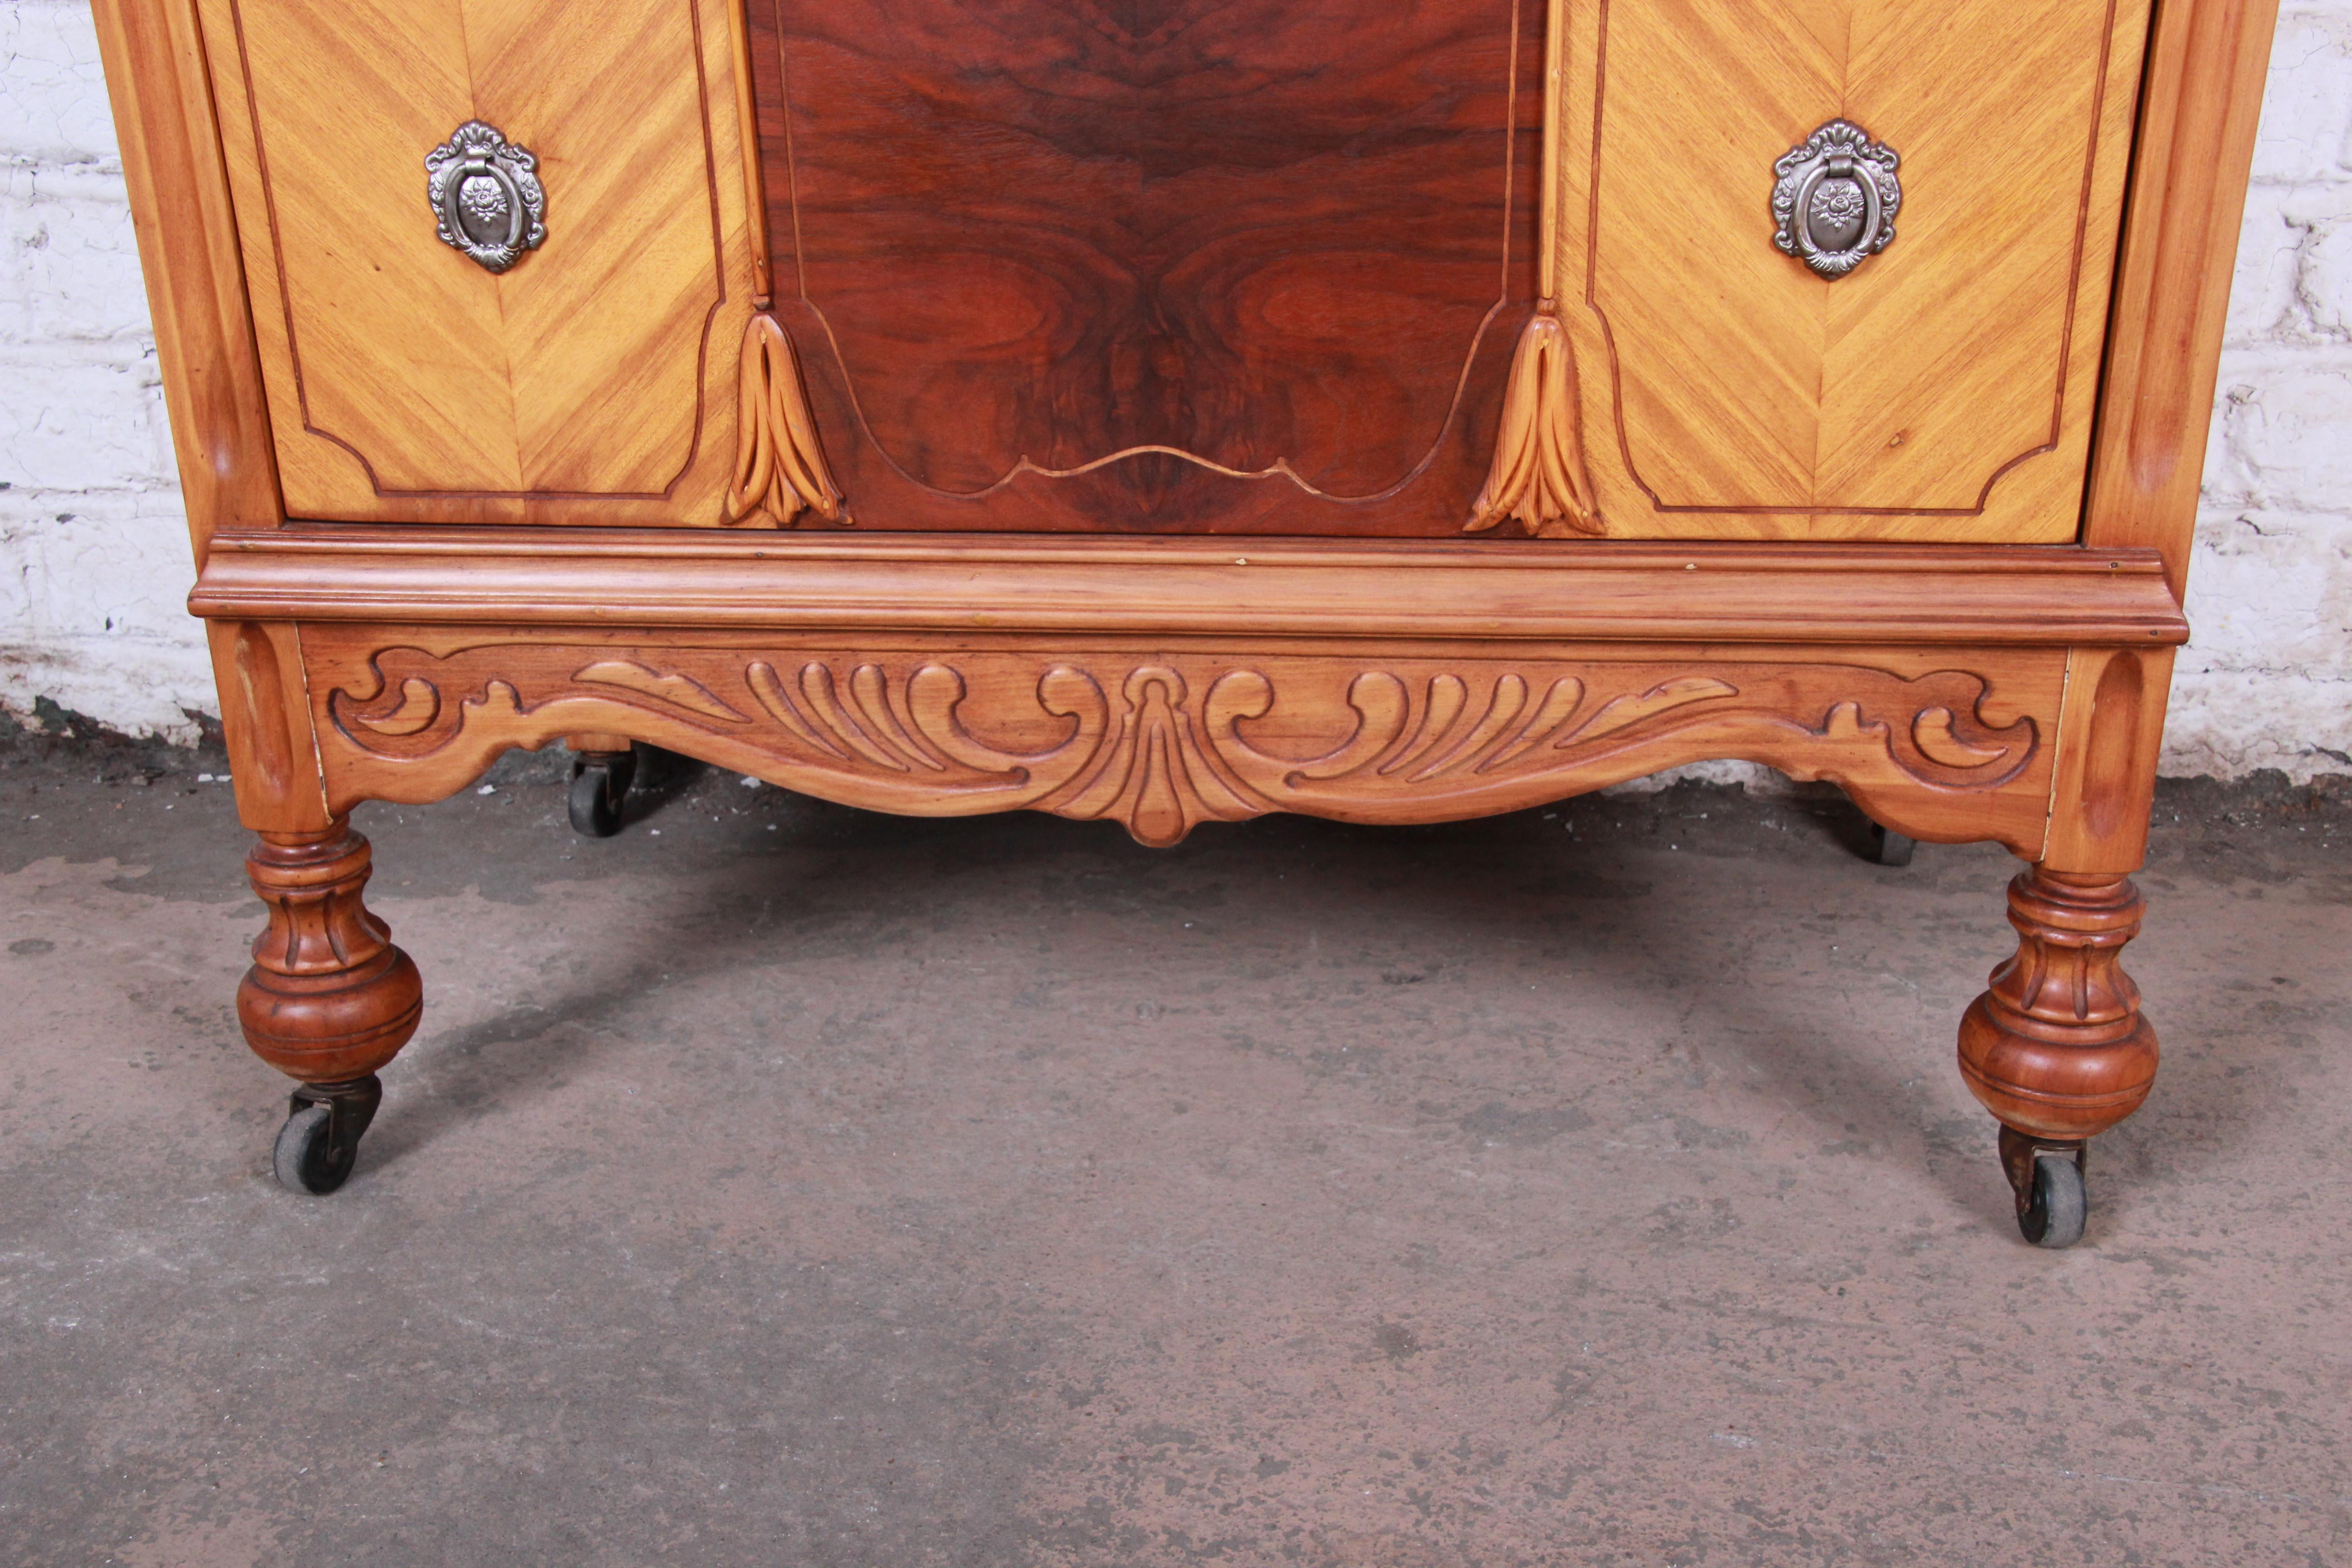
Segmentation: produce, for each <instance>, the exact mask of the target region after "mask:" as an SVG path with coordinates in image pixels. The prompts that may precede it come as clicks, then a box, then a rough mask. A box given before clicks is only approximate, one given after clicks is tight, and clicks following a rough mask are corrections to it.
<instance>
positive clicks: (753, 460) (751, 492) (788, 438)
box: [727, 315, 849, 528]
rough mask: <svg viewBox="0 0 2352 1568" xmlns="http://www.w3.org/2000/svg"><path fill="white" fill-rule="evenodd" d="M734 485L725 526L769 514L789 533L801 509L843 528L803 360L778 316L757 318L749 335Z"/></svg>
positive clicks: (844, 514) (739, 395)
mask: <svg viewBox="0 0 2352 1568" xmlns="http://www.w3.org/2000/svg"><path fill="white" fill-rule="evenodd" d="M735 420H736V440H735V482H734V484H733V485H731V486H730V487H729V489H728V491H727V521H730V522H741V521H745V520H747V519H749V518H751V516H753V515H754V514H755V513H761V512H764V513H765V514H766V515H767V516H768V517H769V518H770V519H771V520H772V523H773V526H776V527H779V528H783V527H790V526H791V525H792V524H793V522H794V521H796V520H797V519H798V518H799V517H800V514H801V513H802V512H803V511H814V512H815V513H816V514H817V516H819V517H821V518H823V519H824V521H827V522H840V523H845V522H847V521H849V511H848V509H847V508H846V507H845V506H844V505H843V504H842V500H841V490H840V489H839V487H837V486H836V485H835V484H834V482H833V474H832V472H831V470H830V469H828V468H826V467H825V461H824V447H821V446H819V445H818V444H817V438H816V421H815V419H814V418H813V417H812V416H810V414H809V405H808V390H807V388H806V387H805V386H803V384H802V383H801V362H800V356H799V355H798V354H797V353H794V352H793V341H792V339H790V338H789V337H786V336H785V335H784V330H783V328H782V327H780V326H778V325H777V324H776V321H775V318H774V317H772V316H765V315H755V316H753V317H752V318H751V321H749V322H748V323H746V325H745V326H744V329H743V360H742V374H741V379H740V382H739V383H738V385H737V390H736V407H735Z"/></svg>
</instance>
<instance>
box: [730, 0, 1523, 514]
mask: <svg viewBox="0 0 2352 1568" xmlns="http://www.w3.org/2000/svg"><path fill="white" fill-rule="evenodd" d="M752 16H753V19H754V24H755V26H758V27H763V28H765V29H768V31H766V32H765V34H764V36H763V37H761V47H759V48H758V49H757V50H755V53H754V69H755V72H764V73H766V74H765V75H764V76H763V77H762V79H761V82H760V88H761V147H762V154H763V158H764V160H765V163H766V173H767V188H768V192H769V195H770V200H771V203H772V222H771V229H772V233H773V234H774V236H775V237H776V249H777V262H776V265H777V291H778V294H779V297H780V299H779V315H780V317H781V319H782V321H784V323H785V325H786V326H787V328H788V329H789V330H790V331H792V332H793V336H794V338H795V339H796V340H797V342H799V344H800V346H801V349H802V351H803V358H804V359H805V360H806V361H807V363H808V368H809V375H810V383H811V392H812V394H813V395H814V402H815V405H816V416H817V423H818V425H819V426H820V427H821V428H822V429H823V430H824V432H825V433H826V442H827V447H828V450H829V451H830V452H831V453H832V455H833V457H834V459H835V466H836V468H837V470H838V477H839V479H840V481H841V485H842V488H843V489H844V490H845V492H846V494H847V495H848V497H849V500H850V502H851V505H852V506H853V507H855V508H856V509H857V510H858V512H859V515H860V518H861V520H862V521H865V522H866V525H867V526H873V527H885V528H919V529H996V530H1011V529H1020V530H1054V531H1071V530H1102V531H1161V532H1202V531H1205V532H1233V533H1252V532H1256V533H1266V532H1274V533H1325V534H1329V533H1352V534H1367V533H1369V534H1383V533H1426V534H1444V533H1451V532H1454V531H1457V530H1458V529H1460V527H1461V526H1462V522H1463V520H1464V518H1465V516H1467V515H1468V509H1469V504H1470V501H1471V499H1472V497H1473V496H1474V495H1475V493H1476V492H1477V490H1478V488H1479V484H1480V482H1481V480H1482V479H1484V477H1485V476H1484V470H1485V468H1486V461H1487V455H1488V450H1489V447H1490V446H1491V442H1492V439H1493V431H1494V427H1495V423H1496V416H1497V413H1498V411H1499V405H1500V399H1501V392H1502V383H1503V376H1504V373H1505V369H1506V366H1507V363H1508V360H1509V357H1510V353H1511V348H1512V343H1513V342H1514V340H1515V339H1516V338H1517V334H1518V331H1519V329H1520V327H1521V325H1522V324H1523V322H1524V321H1526V319H1527V316H1528V309H1529V307H1530V306H1531V305H1532V303H1533V288H1534V281H1535V279H1534V272H1535V266H1534V260H1535V258H1534V245H1533V239H1534V233H1535V227H1534V226H1535V222H1536V216H1537V214H1536V204H1535V202H1534V199H1533V197H1534V186H1535V180H1536V170H1537V167H1538V162H1539V160H1538V145H1539V135H1540V106H1539V96H1538V79H1539V72H1540V68H1541V53H1542V21H1543V17H1542V7H1541V5H1540V4H1539V3H1538V0H1407V3H1404V4H1398V3H1396V0H1327V3H1324V4H1319V5H1292V4H1282V3H1278V0H1151V3H1148V4H1140V5H1108V4H1101V3H1099V0H1089V3H1085V4H1077V5H1064V4H1055V3H1049V0H1008V3H1005V4H995V5H984V6H982V5H969V4H952V3H950V4H913V3H909V0H754V4H753V8H752ZM787 237H790V238H789V240H788V239H787Z"/></svg>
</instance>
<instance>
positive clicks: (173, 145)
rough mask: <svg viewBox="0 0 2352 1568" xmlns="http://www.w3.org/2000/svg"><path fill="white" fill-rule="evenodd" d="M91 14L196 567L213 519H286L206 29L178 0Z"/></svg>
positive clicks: (259, 524)
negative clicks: (207, 60) (208, 74)
mask: <svg viewBox="0 0 2352 1568" xmlns="http://www.w3.org/2000/svg"><path fill="white" fill-rule="evenodd" d="M96 20H97V23H98V41H99V48H100V54H101V55H102V56H103V57H104V60H105V65H106V80H107V94H108V97H109V98H110V100H112V103H113V108H114V123H115V130H116V133H117V136H118V137H119V139H120V141H121V148H122V172H123V176H124V178H125V180H126V181H127V183H128V184H129V185H130V188H131V220H132V222H133V224H134V225H135V226H136V227H137V230H138V235H139V257H140V262H141V265H142V270H143V271H144V272H145V274H146V279H147V303H148V310H149V311H150V313H151V314H152V318H153V321H154V323H155V347H156V353H157V357H158V359H159V360H160V362H161V365H162V370H163V394H164V398H165V401H166V402H167V403H168V404H169V405H170V408H171V416H172V444H173V451H174V455H175V456H176V457H177V458H178V466H179V470H180V485H181V490H182V493H183V494H184V497H185V499H186V503H187V509H188V531H189V534H190V536H191V540H192V542H193V543H194V546H195V552H196V559H197V562H198V563H199V564H201V563H203V561H204V559H205V554H206V552H207V550H208V548H209V546H210V543H211V540H212V535H213V532H214V531H215V530H216V529H220V528H238V529H261V528H271V527H275V526H276V525H277V524H278V522H280V521H283V517H282V513H281V512H280V510H279V504H278V475H277V471H276V469H275V468H274V467H273V466H272V464H271V462H270V445H269V411H268V406H267V405H266V403H265V401H264V393H263V388H262V376H261V363H260V359H259V356H258V354H257V352H256V350H255V347H254V341H253V331H252V323H251V321H250V318H249V313H248V307H247V297H246V289H245V280H244V278H243V275H242V269H241V268H240V267H239V265H238V257H237V247H236V224H235V219H234V215H233V211H232V208H231V205H230V196H229V188H228V181H227V174H226V170H225V169H224V168H223V167H222V165H221V160H220V151H219V142H218V132H217V129H216V126H215V119H214V113H213V102H212V93H211V89H210V84H209V82H208V81H207V80H206V78H205V65H204V54H205V51H204V44H203V37H202V35H201V32H200V31H199V28H198V25H197V21H196V17H195V15H194V11H193V9H192V8H191V7H190V6H189V5H186V4H185V3H184V0H100V4H99V5H97V7H96Z"/></svg>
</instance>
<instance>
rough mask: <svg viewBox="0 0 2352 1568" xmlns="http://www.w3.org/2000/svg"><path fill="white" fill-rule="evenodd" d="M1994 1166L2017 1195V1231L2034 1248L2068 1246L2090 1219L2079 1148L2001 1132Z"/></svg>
mask: <svg viewBox="0 0 2352 1568" xmlns="http://www.w3.org/2000/svg"><path fill="white" fill-rule="evenodd" d="M2000 1163H2001V1166H2002V1168H2003V1169H2004V1170H2005V1171H2006V1172H2007V1173H2008V1174H2009V1184H2010V1186H2011V1189H2012V1190H2014V1191H2015V1193H2016V1194H2017V1228H2018V1230H2019V1231H2020V1232H2021V1233H2022V1234H2023V1235H2024V1237H2025V1239H2026V1240H2028V1241H2030V1242H2032V1244H2033V1245H2034V1246H2036V1247H2053V1248H2054V1247H2072V1246H2074V1244H2075V1243H2076V1242H2078V1241H2080V1240H2082V1239H2083V1226H2084V1223H2085V1222H2086V1221H2088V1220H2089V1218H2090V1215H2091V1202H2090V1197H2089V1194H2088V1193H2087V1191H2086V1190H2085V1188H2084V1184H2083V1167H2084V1150H2083V1145H2082V1144H2080V1143H2075V1144H2071V1145H2070V1144H2059V1145H2056V1146H2054V1147H2053V1146H2052V1145H2050V1144H2047V1143H2039V1142H2035V1141H2034V1140H2032V1139H2031V1138H2028V1137H2026V1136H2024V1135H2023V1134H2022V1133H2019V1132H2013V1131H2011V1130H2010V1129H2008V1128H2006V1127H2004V1128H2002V1129H2001V1130H2000Z"/></svg>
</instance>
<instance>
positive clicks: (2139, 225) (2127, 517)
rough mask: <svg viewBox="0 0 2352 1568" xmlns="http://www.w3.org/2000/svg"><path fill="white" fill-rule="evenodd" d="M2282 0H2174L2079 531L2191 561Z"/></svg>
mask: <svg viewBox="0 0 2352 1568" xmlns="http://www.w3.org/2000/svg"><path fill="white" fill-rule="evenodd" d="M2278 9H2279V8H2278V0H2165V3H2164V4H2163V5H2162V6H2161V7H2160V9H2159V10H2158V16H2157V24H2156V37H2155V44H2154V52H2153V56H2152V58H2150V60H2149V62H2148V70H2147V107H2146V110H2145V123H2144V126H2143V129H2142V131H2141V132H2140V137H2139V151H2138V163H2137V170H2136V172H2135V174H2134V177H2133V194H2132V202H2131V216H2130V220H2129V224H2128V226H2127V227H2126V232H2125V236H2124V253H2123V262H2122V266H2121V267H2120V268H2119V269H2118V282H2117V288H2116V310H2115V318H2116V341H2115V351H2114V353H2113V356H2112V363H2111V364H2110V367H2109V370H2108V376H2107V384H2106V391H2105V409H2104V413H2103V417H2102V420H2101V423H2100V426H2099V435H2098V448H2097V454H2096V460H2095V467H2094V468H2093V473H2092V480H2091V498H2090V506H2089V508H2088V510H2087V513H2086V516H2085V521H2084V542H2086V543H2089V544H2092V545H2095V546H2098V547H2100V548H2105V549H2113V548H2119V547H2126V546H2134V545H2137V546H2147V547H2151V548H2155V549H2158V550H2161V551H2162V552H2164V557H2165V569H2166V574H2167V575H2168V578H2169V579H2170V581H2171V584H2172V587H2173V591H2174V592H2175V593H2176V594H2178V593H2179V592H2180V591H2181V590H2182V588H2183V587H2184V585H2185V584H2186V582H2187V579H2188V573H2189V542H2190V539H2191V537H2192V536H2193V534H2194V532H2195V530H2196V526H2197V495H2198V488H2199V485H2200V481H2201V479H2202V478H2203V468H2204V466H2203V457H2204V450H2205V432H2206V422H2207V421H2208V420H2209V419H2210V417H2211V416H2212V411H2213V384H2214V378H2215V375H2216V374H2217V373H2218V371H2219V368H2220V364H2221V334H2222V330H2223V327H2224V324H2225V322H2226V319H2227V316H2228V312H2229V306H2230V281H2231V263H2232V261H2233V260H2234V259H2235V258H2236V255H2237V248H2238V226H2239V223H2240V221H2241V220H2242V218H2243V216H2245V205H2246V178H2247V173H2248V171H2249V169H2250V168H2251V167H2252V163H2253V155H2254V132H2255V131H2256V129H2257V126H2258V124H2259V122H2260V121H2261V118H2262V106H2263V79H2264V77H2265V74H2266V72H2267V71H2268V69H2269V66H2270V54H2271V37H2272V33H2273V29H2274V28H2275V27H2276V26H2277V25H2278Z"/></svg>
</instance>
